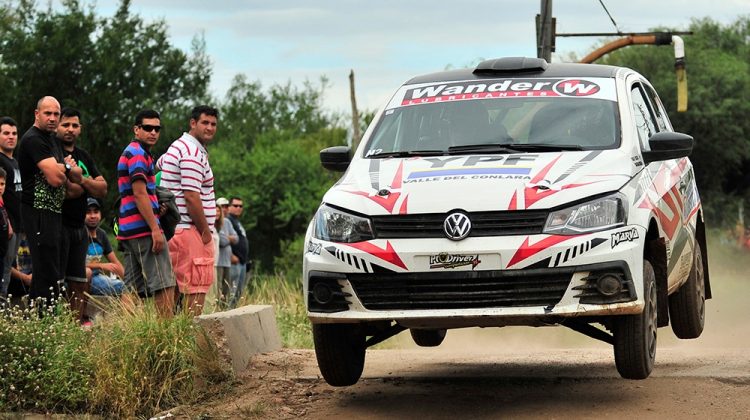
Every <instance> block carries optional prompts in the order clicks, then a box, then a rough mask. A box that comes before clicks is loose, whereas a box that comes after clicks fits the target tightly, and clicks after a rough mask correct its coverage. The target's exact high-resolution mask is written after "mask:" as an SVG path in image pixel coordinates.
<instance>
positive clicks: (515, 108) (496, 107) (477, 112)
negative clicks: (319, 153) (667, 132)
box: [365, 79, 620, 155]
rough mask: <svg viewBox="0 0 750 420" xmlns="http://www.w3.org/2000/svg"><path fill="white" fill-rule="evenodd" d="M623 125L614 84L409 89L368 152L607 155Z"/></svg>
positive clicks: (504, 83)
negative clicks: (495, 148) (527, 149)
mask: <svg viewBox="0 0 750 420" xmlns="http://www.w3.org/2000/svg"><path fill="white" fill-rule="evenodd" d="M563 82H568V83H567V84H564V83H563ZM618 121H619V118H618V112H617V106H616V97H615V90H614V80H612V79H597V80H593V81H592V80H569V79H566V80H547V79H545V80H542V79H526V80H517V79H505V80H493V81H491V82H488V83H478V82H477V81H472V82H453V83H450V84H448V83H445V84H433V85H419V86H404V87H402V88H401V89H400V90H399V92H397V94H396V95H395V96H394V99H393V100H392V101H391V103H390V104H389V106H388V107H387V108H386V110H385V111H384V113H383V115H382V117H381V119H380V121H378V122H377V125H376V128H375V130H374V132H373V134H372V136H371V137H370V140H369V143H368V145H367V147H366V151H365V154H366V155H371V154H378V153H387V152H400V151H424V150H431V151H434V150H443V151H447V150H448V148H449V147H452V146H468V145H484V144H500V145H512V144H544V145H559V146H580V147H581V148H583V149H584V150H588V149H591V150H593V149H610V148H616V147H618V146H619V143H620V130H619V124H618Z"/></svg>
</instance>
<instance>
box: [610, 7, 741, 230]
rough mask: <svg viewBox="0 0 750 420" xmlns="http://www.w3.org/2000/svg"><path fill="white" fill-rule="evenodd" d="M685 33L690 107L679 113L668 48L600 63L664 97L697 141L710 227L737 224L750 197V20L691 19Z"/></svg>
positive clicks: (632, 50) (632, 51)
mask: <svg viewBox="0 0 750 420" xmlns="http://www.w3.org/2000/svg"><path fill="white" fill-rule="evenodd" d="M689 29H690V30H691V31H693V35H691V36H685V37H683V39H684V40H685V52H686V56H687V73H688V90H689V103H688V111H687V112H685V113H677V112H675V110H676V109H677V94H676V80H675V75H674V70H673V67H672V63H673V61H674V58H673V51H672V50H671V48H666V47H655V46H637V47H628V48H625V49H621V50H618V51H615V52H614V53H612V54H610V55H608V56H606V57H604V58H603V59H602V60H600V62H602V63H604V64H613V65H620V66H626V67H630V68H633V69H635V70H637V71H638V72H640V73H641V74H643V75H644V76H645V77H646V78H648V79H649V80H650V81H651V82H652V83H653V85H654V87H655V88H656V90H657V91H658V92H659V94H660V96H661V98H662V100H663V101H664V104H665V106H666V107H667V110H668V111H669V114H670V119H671V121H672V125H673V126H674V128H675V130H676V131H681V132H685V133H688V134H690V135H692V136H694V137H695V147H694V149H693V153H692V155H691V160H692V162H693V164H694V166H695V173H696V179H697V182H698V185H699V189H700V191H701V195H702V199H703V203H704V208H705V209H706V212H707V215H708V216H709V217H710V219H711V221H712V222H713V223H721V222H728V221H729V220H732V221H733V219H732V218H733V217H736V211H735V209H736V207H732V206H726V203H727V202H732V201H737V199H735V198H733V197H739V199H744V200H747V199H748V198H750V177H748V175H746V174H748V173H750V118H748V115H750V17H739V18H738V19H737V20H736V21H735V22H734V23H732V24H730V25H721V24H719V23H717V22H715V21H712V20H710V19H701V20H694V21H693V22H692V24H691V25H690V28H689Z"/></svg>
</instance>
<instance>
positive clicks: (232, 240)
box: [219, 210, 240, 245]
mask: <svg viewBox="0 0 750 420" xmlns="http://www.w3.org/2000/svg"><path fill="white" fill-rule="evenodd" d="M219 211H221V210H219ZM224 226H226V228H227V238H229V244H230V245H234V244H236V243H237V241H239V240H240V238H239V237H238V236H237V232H235V230H234V225H232V221H231V220H229V219H224Z"/></svg>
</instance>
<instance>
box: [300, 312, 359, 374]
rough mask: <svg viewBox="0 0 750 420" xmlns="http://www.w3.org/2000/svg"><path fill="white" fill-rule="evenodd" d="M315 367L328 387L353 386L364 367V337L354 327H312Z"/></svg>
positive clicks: (331, 325)
mask: <svg viewBox="0 0 750 420" xmlns="http://www.w3.org/2000/svg"><path fill="white" fill-rule="evenodd" d="M312 331H313V342H314V343H315V356H316V358H317V359H318V368H319V369H320V373H321V374H322V375H323V379H325V380H326V382H328V384H329V385H332V386H349V385H354V384H356V383H357V381H358V380H359V378H360V377H361V376H362V369H363V368H364V366H365V348H366V345H365V338H366V337H365V335H364V334H363V333H362V330H361V328H360V327H359V326H358V325H356V324H313V326H312Z"/></svg>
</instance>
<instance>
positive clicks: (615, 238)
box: [612, 228, 640, 248]
mask: <svg viewBox="0 0 750 420" xmlns="http://www.w3.org/2000/svg"><path fill="white" fill-rule="evenodd" d="M638 238H640V236H638V230H637V229H636V228H631V229H630V230H625V231H622V232H615V233H613V234H612V248H614V247H616V246H617V245H619V244H621V243H623V242H632V241H634V240H636V239H638Z"/></svg>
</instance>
